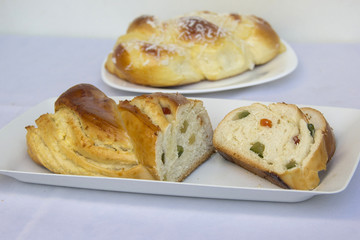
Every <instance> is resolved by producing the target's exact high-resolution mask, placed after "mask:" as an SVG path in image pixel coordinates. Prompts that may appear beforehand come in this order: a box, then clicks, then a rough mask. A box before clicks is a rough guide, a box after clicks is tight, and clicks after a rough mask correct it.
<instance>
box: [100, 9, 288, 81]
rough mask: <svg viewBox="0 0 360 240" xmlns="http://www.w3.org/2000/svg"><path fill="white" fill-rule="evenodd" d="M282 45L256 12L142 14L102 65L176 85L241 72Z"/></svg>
mask: <svg viewBox="0 0 360 240" xmlns="http://www.w3.org/2000/svg"><path fill="white" fill-rule="evenodd" d="M284 50H285V47H284V45H283V44H282V43H281V41H280V38H279V36H278V35H277V34H276V32H275V31H274V30H273V29H272V27H271V26H270V24H269V23H267V22H266V21H264V20H263V19H261V18H258V17H256V16H242V15H239V14H217V13H213V12H207V11H203V12H195V13H191V14H188V15H184V16H181V17H178V18H175V19H170V20H168V21H164V22H161V21H159V20H158V19H157V18H155V17H154V16H140V17H138V18H136V19H135V20H134V21H133V22H132V23H131V24H130V25H129V27H128V30H127V33H126V34H125V35H122V36H120V37H119V38H118V40H117V42H116V44H115V46H114V49H113V51H112V53H110V54H109V55H108V58H107V61H106V63H105V68H106V69H107V70H108V71H109V72H110V73H112V74H114V75H116V76H118V77H119V78H121V79H124V80H127V81H129V82H132V83H136V84H141V85H148V86H159V87H167V86H177V85H184V84H188V83H194V82H199V81H201V80H205V79H207V80H211V81H215V80H219V79H223V78H227V77H231V76H234V75H237V74H240V73H242V72H244V71H247V70H251V69H253V68H254V66H255V65H258V64H264V63H266V62H268V61H270V60H271V59H273V58H274V57H276V56H277V55H278V54H279V53H281V52H282V51H284Z"/></svg>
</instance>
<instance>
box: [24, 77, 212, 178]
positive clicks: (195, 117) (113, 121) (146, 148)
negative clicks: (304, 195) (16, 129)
mask: <svg viewBox="0 0 360 240" xmlns="http://www.w3.org/2000/svg"><path fill="white" fill-rule="evenodd" d="M36 124H37V128H36V127H35V126H27V127H26V129H27V135H26V140H27V145H28V153H29V155H30V157H31V158H32V159H33V160H34V161H35V162H37V163H38V164H40V165H42V166H44V167H45V168H47V169H49V170H50V171H52V172H54V173H61V174H76V175H92V176H108V177H126V178H138V179H155V180H167V181H182V180H183V179H184V178H185V177H186V176H187V175H189V174H190V173H191V172H192V171H193V170H194V169H195V168H196V167H197V166H199V165H200V164H201V163H202V162H204V161H205V160H206V159H207V158H208V157H210V155H211V154H212V153H213V147H212V133H213V132H212V131H213V130H212V127H211V123H210V120H209V116H208V114H207V111H206V110H205V108H204V107H203V104H202V102H201V101H198V100H191V99H187V98H185V97H184V96H182V95H179V94H162V93H156V94H150V95H142V96H138V97H135V98H134V99H132V100H131V101H120V102H119V104H116V103H115V101H114V100H113V99H111V98H108V97H107V96H106V95H105V94H104V93H102V92H101V91H100V90H99V89H97V88H95V87H94V86H92V85H88V84H80V85H76V86H74V87H72V88H70V89H69V90H67V91H66V92H64V93H63V94H62V95H61V96H60V97H59V98H58V99H57V101H56V102H55V113H54V114H49V113H48V114H44V115H41V116H40V117H39V118H38V119H37V120H36Z"/></svg>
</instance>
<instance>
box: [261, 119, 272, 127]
mask: <svg viewBox="0 0 360 240" xmlns="http://www.w3.org/2000/svg"><path fill="white" fill-rule="evenodd" d="M260 125H261V126H263V127H269V128H271V127H272V122H271V120H269V119H266V118H263V119H261V120H260Z"/></svg>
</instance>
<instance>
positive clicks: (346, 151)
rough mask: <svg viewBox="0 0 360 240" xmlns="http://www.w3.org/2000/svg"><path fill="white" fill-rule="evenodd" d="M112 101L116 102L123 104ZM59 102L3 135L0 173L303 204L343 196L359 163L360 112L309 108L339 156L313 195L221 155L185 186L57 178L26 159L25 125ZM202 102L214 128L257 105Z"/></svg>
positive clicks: (118, 187)
mask: <svg viewBox="0 0 360 240" xmlns="http://www.w3.org/2000/svg"><path fill="white" fill-rule="evenodd" d="M113 98H114V99H115V100H116V101H117V100H123V99H124V98H120V97H113ZM127 99H131V97H127ZM55 100H56V99H49V100H47V101H44V102H42V103H40V104H39V105H37V106H35V107H33V108H32V109H30V110H29V111H27V112H26V113H24V114H23V115H21V116H20V117H18V118H16V119H15V120H13V121H12V122H11V123H10V124H8V125H7V126H5V127H4V128H3V129H1V130H0V150H1V153H2V158H1V160H0V174H3V175H7V176H10V177H13V178H15V179H17V180H19V181H23V182H29V183H38V184H47V185H56V186H66V187H76V188H88V189H97V190H108V191H122V192H133V193H147V194H160V195H172V196H187V197H204V198H218V199H234V200H257V201H277V202H299V201H303V200H306V199H309V198H311V197H313V196H315V195H322V194H334V193H339V192H341V191H343V190H344V189H345V188H346V187H347V185H348V184H349V182H350V180H351V178H352V176H353V174H354V172H355V170H356V167H357V165H358V162H359V158H360V126H359V122H360V110H358V109H346V108H333V107H320V106H310V107H314V108H316V109H318V110H320V111H321V112H322V113H323V114H324V115H325V117H326V118H327V120H328V122H329V124H330V125H331V126H332V128H333V129H334V133H335V137H336V141H337V149H336V152H335V155H334V157H333V159H332V160H331V161H330V163H329V164H328V169H327V171H326V172H325V173H323V174H321V183H320V185H319V186H318V187H317V188H316V189H314V190H313V191H299V190H286V189H280V188H278V187H277V186H274V185H272V184H271V183H269V182H267V181H266V180H264V179H262V178H260V177H258V176H256V175H254V174H252V173H249V172H247V171H246V170H244V169H242V168H241V167H239V166H237V165H235V164H233V163H230V162H228V161H226V160H224V159H223V158H222V157H221V156H220V155H219V154H217V153H215V154H214V155H213V156H212V157H211V158H210V159H209V160H208V161H206V162H205V163H204V164H202V165H201V166H200V167H199V168H198V169H196V170H195V171H194V172H193V173H192V174H191V175H190V176H189V177H188V178H187V179H185V181H184V182H181V183H174V182H160V181H149V180H136V179H121V178H107V177H90V176H71V175H59V174H53V173H50V172H49V171H48V170H46V169H45V168H43V167H40V166H38V165H37V164H35V163H34V162H33V161H32V160H31V159H30V157H29V156H28V155H27V152H26V141H25V135H26V130H25V126H27V125H34V121H35V119H37V118H38V117H39V116H40V115H41V114H44V113H47V112H49V113H52V112H53V109H54V101H55ZM200 100H202V101H203V102H204V105H205V107H206V109H207V110H208V112H209V115H210V119H211V121H212V124H213V127H214V128H215V127H216V126H217V124H218V123H219V122H220V121H221V120H222V118H223V117H224V116H225V115H226V114H227V113H228V112H230V111H231V110H233V109H235V108H238V107H240V106H246V105H250V104H251V103H253V102H251V101H241V100H224V99H206V98H202V99H201V98H200ZM266 104H267V103H266ZM300 107H302V106H300Z"/></svg>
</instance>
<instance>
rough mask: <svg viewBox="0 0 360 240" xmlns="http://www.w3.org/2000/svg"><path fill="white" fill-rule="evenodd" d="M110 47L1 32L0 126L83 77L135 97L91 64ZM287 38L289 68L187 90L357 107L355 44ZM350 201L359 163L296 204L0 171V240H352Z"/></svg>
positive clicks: (358, 46)
mask: <svg viewBox="0 0 360 240" xmlns="http://www.w3.org/2000/svg"><path fill="white" fill-rule="evenodd" d="M113 44H114V40H113V39H79V38H76V39H74V38H56V37H29V36H7V35H5V36H0V116H1V117H0V128H2V127H4V126H6V124H8V123H9V122H11V121H12V120H13V119H15V118H16V117H17V116H19V115H20V114H21V113H23V112H25V111H26V110H28V109H29V108H31V107H32V106H34V105H36V104H38V103H40V102H42V101H43V100H46V99H48V98H50V97H57V96H59V94H61V93H62V92H63V91H65V90H66V89H68V88H69V87H71V86H73V85H75V84H78V83H83V82H86V83H91V84H93V85H95V86H97V87H98V88H100V89H101V90H102V91H103V92H105V93H106V94H107V95H109V96H119V95H121V96H133V95H135V94H134V93H131V92H124V91H119V90H116V89H112V88H110V87H109V86H107V85H106V84H105V83H103V82H102V80H101V77H100V67H101V64H102V62H103V60H104V58H105V56H106V55H107V53H108V52H109V51H110V50H111V48H112V46H113ZM290 44H291V45H292V47H293V48H294V50H295V52H296V53H297V55H298V58H299V65H298V67H297V69H296V70H295V71H294V72H293V73H292V74H290V75H288V76H286V77H284V78H282V79H280V80H278V81H274V82H271V83H267V84H264V85H259V86H254V87H248V88H243V89H238V90H231V91H224V92H218V93H207V94H201V95H195V94H192V95H189V96H191V97H205V98H226V99H244V100H245V99H246V100H256V101H270V102H277V101H284V102H288V103H296V104H305V105H320V106H337V107H346V108H357V109H360V101H359V90H360V81H359V76H360V65H359V59H360V43H324V44H320V43H316V44H315V43H290ZM359 124H360V123H359ZM9 137H11V136H9ZM1 151H6V146H1ZM0 161H1V159H0ZM359 202H360V170H359V169H357V170H356V172H355V174H354V177H353V179H352V180H351V182H350V184H349V185H348V187H347V188H346V189H345V190H344V191H342V192H340V193H338V194H332V195H322V196H315V197H313V198H311V199H309V200H306V201H304V202H299V203H274V202H254V201H232V200H215V199H203V198H187V197H172V196H157V195H145V194H131V193H122V192H108V191H97V190H87V189H76V188H65V187H54V186H46V185H36V184H30V183H22V182H19V181H17V180H14V179H12V178H10V177H7V176H1V175H0V239H260V238H266V239H275V238H276V239H360V204H359Z"/></svg>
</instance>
